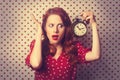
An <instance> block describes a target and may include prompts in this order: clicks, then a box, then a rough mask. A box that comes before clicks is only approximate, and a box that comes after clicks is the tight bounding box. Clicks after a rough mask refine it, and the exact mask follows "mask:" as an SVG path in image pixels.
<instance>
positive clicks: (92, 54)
mask: <svg viewBox="0 0 120 80" xmlns="http://www.w3.org/2000/svg"><path fill="white" fill-rule="evenodd" d="M91 27H92V51H89V52H88V53H87V54H86V56H85V59H86V61H93V60H97V59H99V57H100V43H99V36H98V32H97V23H96V22H92V23H91Z"/></svg>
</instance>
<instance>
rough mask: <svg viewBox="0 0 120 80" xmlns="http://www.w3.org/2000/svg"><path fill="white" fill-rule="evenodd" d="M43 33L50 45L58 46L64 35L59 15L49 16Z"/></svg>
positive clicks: (63, 27)
mask: <svg viewBox="0 0 120 80" xmlns="http://www.w3.org/2000/svg"><path fill="white" fill-rule="evenodd" d="M45 31H46V34H47V37H48V39H49V42H50V44H53V45H58V44H60V43H61V40H62V38H63V37H64V33H65V26H64V25H63V22H62V19H61V17H60V16H59V15H56V14H53V15H50V16H49V17H48V19H47V22H46V27H45Z"/></svg>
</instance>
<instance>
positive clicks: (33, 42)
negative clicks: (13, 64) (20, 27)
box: [25, 40, 35, 67]
mask: <svg viewBox="0 0 120 80" xmlns="http://www.w3.org/2000/svg"><path fill="white" fill-rule="evenodd" d="M34 44H35V40H32V41H31V43H30V52H29V54H28V55H27V57H26V59H25V63H26V65H27V66H29V67H31V65H30V55H31V53H32V50H33V47H34Z"/></svg>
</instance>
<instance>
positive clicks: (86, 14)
mask: <svg viewBox="0 0 120 80" xmlns="http://www.w3.org/2000/svg"><path fill="white" fill-rule="evenodd" d="M80 16H81V17H82V20H85V21H89V23H90V24H92V23H94V22H95V16H94V13H93V12H92V11H85V12H82V13H80Z"/></svg>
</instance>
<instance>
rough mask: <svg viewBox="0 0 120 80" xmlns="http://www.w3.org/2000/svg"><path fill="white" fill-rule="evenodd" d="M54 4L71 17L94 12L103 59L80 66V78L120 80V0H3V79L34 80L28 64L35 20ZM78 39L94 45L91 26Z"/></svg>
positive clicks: (0, 8) (0, 3)
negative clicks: (26, 62) (33, 18)
mask: <svg viewBox="0 0 120 80" xmlns="http://www.w3.org/2000/svg"><path fill="white" fill-rule="evenodd" d="M51 7H62V8H64V9H65V10H66V11H67V12H68V14H69V16H70V18H71V20H73V19H74V18H75V17H76V16H77V15H79V14H80V12H82V11H87V10H91V11H94V14H95V16H96V20H97V23H98V31H99V36H100V44H101V58H100V60H97V61H94V62H90V63H87V64H83V65H78V70H77V72H78V74H77V80H120V0H0V80H33V79H34V72H33V71H32V70H31V69H30V68H28V67H27V66H26V65H25V57H26V56H27V54H28V53H29V44H30V42H31V41H32V40H33V39H34V36H35V33H36V31H35V27H36V25H35V23H34V22H33V21H32V20H31V18H30V14H31V13H33V14H34V15H35V17H36V18H37V19H38V20H39V21H41V16H42V15H43V14H44V12H45V11H46V10H47V9H48V8H51ZM87 28H88V32H87V34H86V35H85V36H83V37H80V38H75V39H77V40H79V41H81V42H82V43H83V45H84V46H86V47H88V48H89V47H91V28H90V26H89V25H88V26H87Z"/></svg>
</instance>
